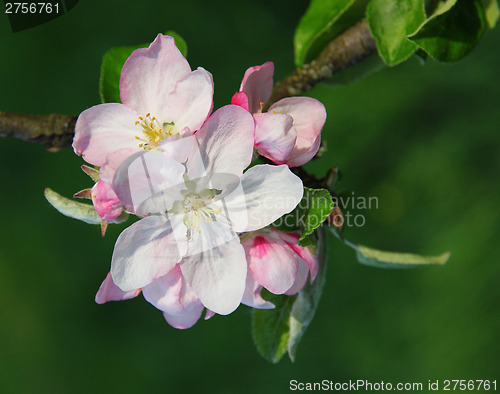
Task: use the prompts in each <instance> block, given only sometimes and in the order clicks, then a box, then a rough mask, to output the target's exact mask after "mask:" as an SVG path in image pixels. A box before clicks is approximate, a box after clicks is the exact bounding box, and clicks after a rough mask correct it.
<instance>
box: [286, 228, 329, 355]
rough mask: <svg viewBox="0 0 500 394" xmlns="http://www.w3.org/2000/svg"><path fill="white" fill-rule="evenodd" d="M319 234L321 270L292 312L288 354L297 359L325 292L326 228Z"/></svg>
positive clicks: (303, 291) (300, 295)
mask: <svg viewBox="0 0 500 394" xmlns="http://www.w3.org/2000/svg"><path fill="white" fill-rule="evenodd" d="M317 234H318V238H319V239H318V259H319V270H318V274H317V276H316V278H315V280H314V282H313V283H310V282H309V281H308V282H307V283H306V284H305V285H304V288H303V289H302V290H301V291H300V292H299V294H298V296H297V299H296V300H295V302H294V303H293V306H292V310H291V313H290V333H289V338H288V356H289V357H290V359H291V360H292V361H295V355H296V352H297V347H298V345H299V342H300V341H301V339H302V337H303V336H304V333H305V331H306V329H307V327H309V324H310V323H311V321H312V319H313V317H314V314H315V312H316V309H317V307H318V304H319V300H320V298H321V294H322V293H323V287H324V285H325V278H326V276H325V273H326V237H325V231H324V229H319V230H318V231H317Z"/></svg>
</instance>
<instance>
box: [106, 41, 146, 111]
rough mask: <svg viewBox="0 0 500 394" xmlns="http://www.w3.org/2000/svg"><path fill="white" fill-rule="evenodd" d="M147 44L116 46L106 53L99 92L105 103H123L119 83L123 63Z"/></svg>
mask: <svg viewBox="0 0 500 394" xmlns="http://www.w3.org/2000/svg"><path fill="white" fill-rule="evenodd" d="M147 46H148V44H142V45H135V46H127V47H116V48H111V49H110V50H108V51H107V52H106V53H105V54H104V57H103V59H102V64H101V77H100V79H99V94H100V96H101V101H102V102H103V103H121V100H120V88H119V84H120V74H121V72H122V68H123V65H124V64H125V61H126V60H127V59H128V57H129V56H130V55H131V54H132V52H134V51H135V50H136V49H139V48H145V47H147Z"/></svg>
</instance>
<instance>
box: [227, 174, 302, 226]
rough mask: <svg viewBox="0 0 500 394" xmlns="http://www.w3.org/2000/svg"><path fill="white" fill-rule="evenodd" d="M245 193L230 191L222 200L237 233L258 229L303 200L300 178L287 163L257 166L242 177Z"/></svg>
mask: <svg viewBox="0 0 500 394" xmlns="http://www.w3.org/2000/svg"><path fill="white" fill-rule="evenodd" d="M241 183H242V185H243V191H244V195H242V194H241V193H231V194H229V195H228V196H227V197H225V199H224V202H225V204H226V207H227V209H228V214H229V217H230V219H231V222H232V227H233V230H234V231H236V232H247V231H255V230H259V229H261V228H263V227H266V226H267V225H269V224H271V223H272V222H274V221H275V220H276V219H278V218H280V217H281V216H283V215H284V214H286V213H288V212H290V211H292V210H293V209H294V208H295V207H296V206H297V205H298V204H299V202H300V200H301V199H302V195H303V193H304V188H303V185H302V181H301V180H300V178H299V177H297V176H296V175H294V174H293V173H292V172H291V171H290V169H289V168H288V167H287V166H286V165H281V166H270V165H267V164H265V165H257V166H255V167H252V168H250V169H249V170H248V171H247V172H245V173H244V174H243V176H242V178H241Z"/></svg>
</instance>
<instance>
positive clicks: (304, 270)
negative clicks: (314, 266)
mask: <svg viewBox="0 0 500 394" xmlns="http://www.w3.org/2000/svg"><path fill="white" fill-rule="evenodd" d="M298 261H299V269H298V271H297V276H296V277H295V282H293V285H292V287H290V288H289V289H288V290H287V291H286V292H285V294H286V295H294V294H296V293H298V292H299V291H301V290H302V288H303V287H304V285H305V284H306V282H307V276H308V275H309V267H308V266H307V264H306V263H305V261H304V260H302V259H301V258H299V259H298Z"/></svg>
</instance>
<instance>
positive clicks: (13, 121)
mask: <svg viewBox="0 0 500 394" xmlns="http://www.w3.org/2000/svg"><path fill="white" fill-rule="evenodd" d="M76 119H77V118H76V116H71V115H58V114H52V115H24V114H13V113H10V112H0V136H2V137H14V138H18V139H20V140H23V141H29V142H38V143H40V144H43V145H44V146H45V147H46V148H47V149H50V150H54V151H56V150H59V149H61V148H69V147H71V143H72V142H73V136H74V134H75V123H76Z"/></svg>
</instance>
